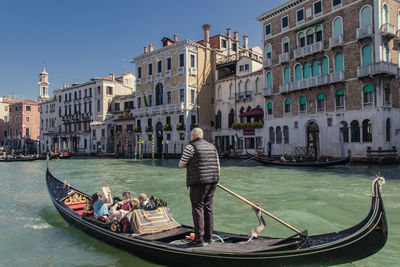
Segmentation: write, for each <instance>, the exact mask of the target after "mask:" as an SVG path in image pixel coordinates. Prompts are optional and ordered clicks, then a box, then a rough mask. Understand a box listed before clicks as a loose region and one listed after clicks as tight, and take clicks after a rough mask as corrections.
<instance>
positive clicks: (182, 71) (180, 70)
mask: <svg viewBox="0 0 400 267" xmlns="http://www.w3.org/2000/svg"><path fill="white" fill-rule="evenodd" d="M184 72H185V68H184V67H179V68H178V70H177V73H178V74H183V73H184Z"/></svg>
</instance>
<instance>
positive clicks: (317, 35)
mask: <svg viewBox="0 0 400 267" xmlns="http://www.w3.org/2000/svg"><path fill="white" fill-rule="evenodd" d="M322 39H323V34H322V26H321V25H319V26H318V27H317V28H316V29H315V40H316V42H322Z"/></svg>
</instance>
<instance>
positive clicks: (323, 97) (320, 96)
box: [317, 93, 325, 100]
mask: <svg viewBox="0 0 400 267" xmlns="http://www.w3.org/2000/svg"><path fill="white" fill-rule="evenodd" d="M317 99H318V100H324V99H325V96H324V94H323V93H319V94H318V96H317Z"/></svg>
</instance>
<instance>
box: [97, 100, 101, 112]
mask: <svg viewBox="0 0 400 267" xmlns="http://www.w3.org/2000/svg"><path fill="white" fill-rule="evenodd" d="M100 111H101V105H100V99H98V100H97V112H100Z"/></svg>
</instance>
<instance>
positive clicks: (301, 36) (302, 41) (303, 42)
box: [297, 32, 306, 47]
mask: <svg viewBox="0 0 400 267" xmlns="http://www.w3.org/2000/svg"><path fill="white" fill-rule="evenodd" d="M297 46H298V47H304V46H306V37H305V35H304V32H300V33H299V34H298V35H297Z"/></svg>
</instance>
